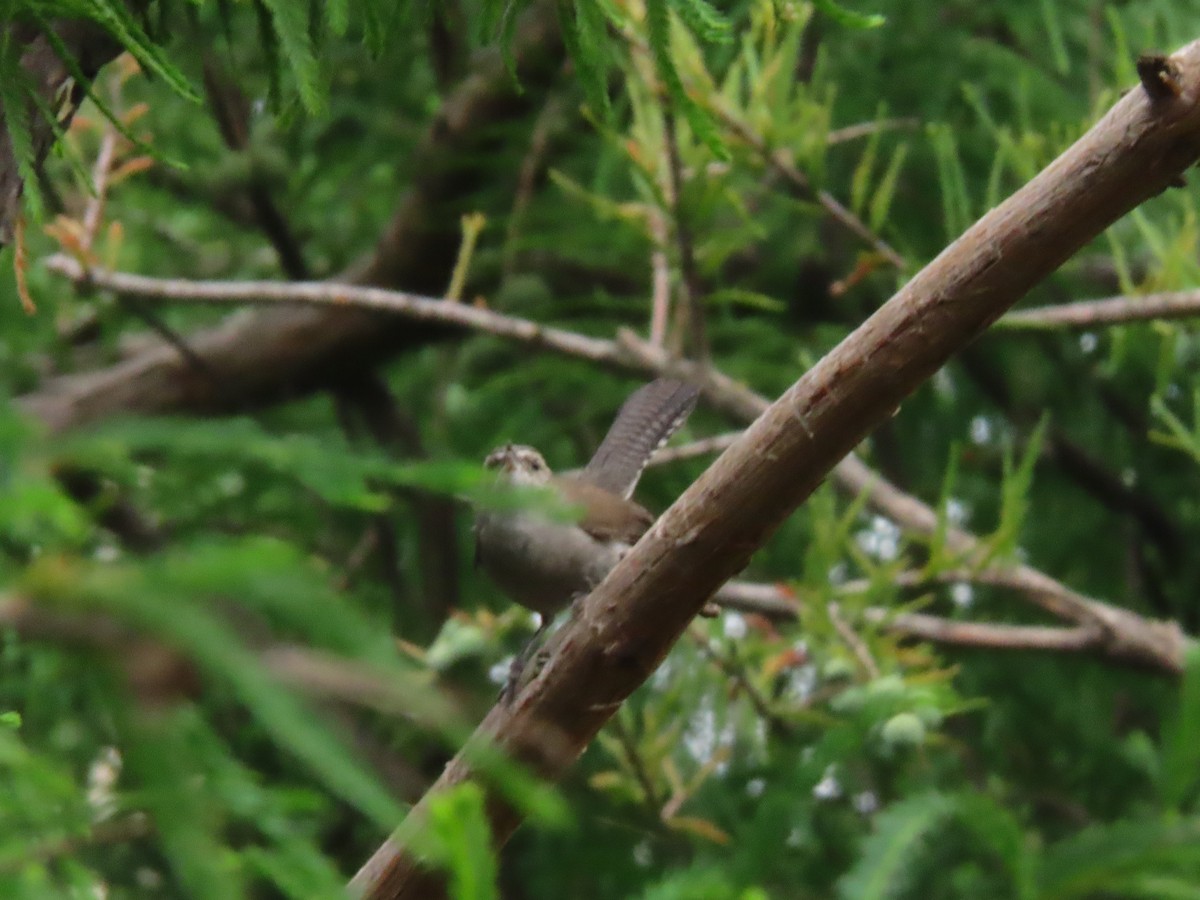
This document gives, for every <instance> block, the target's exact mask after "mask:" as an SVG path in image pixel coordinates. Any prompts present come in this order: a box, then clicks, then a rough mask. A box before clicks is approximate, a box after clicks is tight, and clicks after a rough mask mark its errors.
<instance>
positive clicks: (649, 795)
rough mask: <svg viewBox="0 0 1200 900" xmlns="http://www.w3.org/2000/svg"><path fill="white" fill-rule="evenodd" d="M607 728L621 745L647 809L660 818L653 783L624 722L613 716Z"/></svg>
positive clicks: (660, 805)
mask: <svg viewBox="0 0 1200 900" xmlns="http://www.w3.org/2000/svg"><path fill="white" fill-rule="evenodd" d="M609 728H610V730H611V731H612V733H613V734H614V735H616V738H617V741H618V742H619V743H620V744H621V751H622V752H623V753H624V754H625V761H626V762H627V763H628V764H629V768H630V769H632V770H633V777H634V778H636V779H637V783H638V785H639V786H640V787H641V789H642V796H643V799H644V801H645V803H646V807H647V809H649V810H650V812H651V814H652V815H653V816H654V817H655V818H661V817H662V801H660V800H659V797H658V791H656V790H655V789H654V782H653V781H651V780H650V772H649V771H648V770H647V769H646V762H645V760H643V759H642V754H641V753H640V752H639V751H638V748H637V743H636V742H635V741H634V740H633V736H632V735H631V734H630V733H629V729H628V728H626V727H625V722H624V720H623V719H622V718H621V717H620V716H619V715H618V716H613V717H612V720H611V721H610V722H609Z"/></svg>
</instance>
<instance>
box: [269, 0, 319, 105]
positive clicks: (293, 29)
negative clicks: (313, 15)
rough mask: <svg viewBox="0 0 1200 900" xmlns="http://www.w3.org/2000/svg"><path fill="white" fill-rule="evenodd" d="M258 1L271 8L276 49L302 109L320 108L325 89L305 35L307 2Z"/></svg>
mask: <svg viewBox="0 0 1200 900" xmlns="http://www.w3.org/2000/svg"><path fill="white" fill-rule="evenodd" d="M261 3H262V4H263V6H265V7H266V8H267V9H268V10H270V12H271V21H272V22H273V23H274V25H275V33H276V34H277V35H278V36H279V46H280V49H281V50H282V52H283V57H284V59H286V60H287V64H288V67H289V68H290V69H291V70H292V74H293V75H294V76H295V78H296V85H297V87H298V88H299V91H300V99H301V101H302V102H303V103H304V107H305V109H307V110H308V111H309V112H310V113H313V114H316V113H319V112H321V111H323V109H324V107H325V92H324V89H323V88H322V86H321V84H320V80H321V79H320V69H319V67H318V65H317V58H316V56H315V55H314V54H313V47H312V40H311V39H310V38H309V31H308V26H309V23H308V6H307V5H306V4H304V3H297V2H295V0H261Z"/></svg>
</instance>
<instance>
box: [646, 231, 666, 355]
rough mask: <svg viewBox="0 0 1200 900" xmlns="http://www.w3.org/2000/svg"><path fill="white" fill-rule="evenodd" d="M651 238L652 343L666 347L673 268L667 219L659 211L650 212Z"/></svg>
mask: <svg viewBox="0 0 1200 900" xmlns="http://www.w3.org/2000/svg"><path fill="white" fill-rule="evenodd" d="M649 219H650V223H649V225H650V236H651V238H652V239H653V241H654V249H653V250H652V251H651V252H650V343H651V344H653V345H654V346H655V347H663V346H665V343H666V339H667V322H668V320H669V317H670V312H671V266H670V262H669V260H668V259H667V239H668V238H667V217H666V216H664V215H663V214H662V211H661V210H659V209H651V210H650V212H649Z"/></svg>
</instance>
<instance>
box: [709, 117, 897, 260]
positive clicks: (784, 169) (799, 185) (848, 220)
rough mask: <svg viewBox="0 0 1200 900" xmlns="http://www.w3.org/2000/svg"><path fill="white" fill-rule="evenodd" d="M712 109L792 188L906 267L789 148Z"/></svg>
mask: <svg viewBox="0 0 1200 900" xmlns="http://www.w3.org/2000/svg"><path fill="white" fill-rule="evenodd" d="M711 109H712V111H713V113H714V114H715V115H716V116H717V118H718V119H720V120H721V121H722V122H723V123H724V124H725V126H726V127H728V128H729V130H730V131H732V132H733V133H734V134H735V135H736V136H737V137H738V139H739V140H741V141H742V142H743V143H745V144H746V145H748V146H749V147H750V148H751V149H752V150H754V152H755V153H757V154H758V155H759V156H760V157H761V158H762V159H763V161H764V162H765V163H766V164H767V165H768V166H770V167H771V168H772V169H774V170H775V172H776V173H777V174H779V175H780V176H781V177H782V178H783V179H784V180H785V181H787V182H788V183H789V184H791V186H792V189H793V190H795V191H796V192H797V193H798V194H799V195H801V196H803V197H809V198H812V199H814V200H816V201H817V203H819V204H820V205H821V207H822V208H824V210H825V211H826V212H827V213H829V215H830V216H831V217H832V218H833V219H834V220H835V221H836V222H838V223H839V224H841V225H842V227H844V228H845V229H846V230H847V231H849V232H850V233H851V234H853V235H855V236H856V237H857V238H859V239H860V240H862V241H863V242H864V243H866V244H867V245H868V246H869V247H871V249H873V250H874V251H875V252H876V253H878V254H879V255H880V256H882V257H883V258H884V259H886V260H887V261H888V262H889V263H891V264H892V265H893V266H895V267H896V268H897V269H903V268H904V257H903V256H901V255H900V254H899V253H897V252H896V251H895V250H894V249H892V247H891V245H890V244H888V243H887V242H886V241H885V240H884V239H883V238H881V237H879V235H877V234H875V232H873V231H872V230H871V229H870V228H869V227H868V226H867V224H866V223H865V222H864V221H863V220H862V219H860V218H859V217H858V216H856V215H855V214H854V213H852V212H851V211H850V210H848V209H847V208H846V207H845V206H843V205H842V204H841V202H840V201H839V200H838V199H837V198H836V197H834V196H833V194H831V193H829V191H826V190H823V189H822V190H817V189H815V188H814V187H813V186H812V182H811V181H809V180H808V176H807V175H805V174H804V173H803V172H801V171H800V170H799V169H798V168H796V164H795V163H794V162H792V159H791V156H790V155H789V154H788V153H787V151H786V150H772V149H771V147H770V146H769V145H768V144H767V142H766V140H765V139H764V138H763V137H762V136H761V135H759V134H758V133H757V132H756V131H754V129H753V128H751V127H750V126H749V125H748V124H746V123H745V122H744V121H742V120H741V119H740V118H738V117H737V116H736V115H735V114H734V113H732V112H731V111H730V110H728V109H726V108H724V107H723V106H720V105H716V104H714V105H713V106H712V107H711Z"/></svg>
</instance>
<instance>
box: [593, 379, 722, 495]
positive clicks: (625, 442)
mask: <svg viewBox="0 0 1200 900" xmlns="http://www.w3.org/2000/svg"><path fill="white" fill-rule="evenodd" d="M699 395H700V389H699V388H697V387H695V386H694V385H690V384H687V383H685V382H682V381H675V380H674V379H672V378H659V379H656V380H654V381H652V382H650V383H649V384H647V385H645V386H644V387H641V388H638V390H636V391H634V392H633V394H631V395H630V397H629V399H628V400H626V401H625V403H624V404H623V405H622V406H621V409H620V410H619V411H618V412H617V417H616V419H614V420H613V423H612V426H611V427H610V428H609V429H608V434H606V435H605V436H604V440H603V441H602V442H601V443H600V447H599V448H598V449H597V450H596V453H595V454H594V455H593V456H592V459H591V461H590V462H589V463H588V464H587V466H586V467H585V468H584V470H583V471H582V472H580V473H579V478H580V479H582V480H584V481H587V482H590V483H592V484H594V485H596V486H597V487H601V488H604V489H605V490H606V491H610V492H611V493H614V494H616V495H618V496H620V497H625V498H626V499H628V498H629V497H630V496H632V495H633V489H634V488H635V487H637V483H638V479H639V478H641V477H642V470H643V469H645V468H646V463H648V462H649V461H650V456H651V455H652V454H653V453H654V451H655V450H657V449H658V448H659V447H661V446H662V445H663V444H664V443H666V441H667V439H668V438H669V437H670V436H671V435H672V434H674V433H675V432H676V430H678V428H679V426H680V425H682V424H683V423H684V421H685V420H686V419H687V417H688V416H689V415H690V414H691V412H692V410H693V409H695V407H696V399H697V398H698V397H699Z"/></svg>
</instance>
